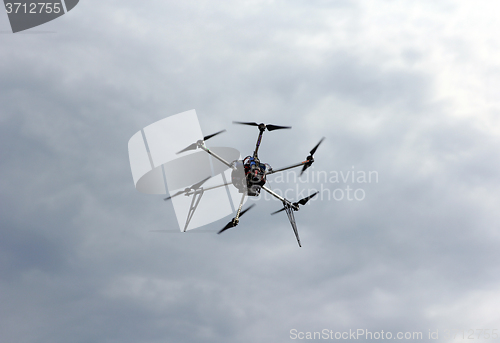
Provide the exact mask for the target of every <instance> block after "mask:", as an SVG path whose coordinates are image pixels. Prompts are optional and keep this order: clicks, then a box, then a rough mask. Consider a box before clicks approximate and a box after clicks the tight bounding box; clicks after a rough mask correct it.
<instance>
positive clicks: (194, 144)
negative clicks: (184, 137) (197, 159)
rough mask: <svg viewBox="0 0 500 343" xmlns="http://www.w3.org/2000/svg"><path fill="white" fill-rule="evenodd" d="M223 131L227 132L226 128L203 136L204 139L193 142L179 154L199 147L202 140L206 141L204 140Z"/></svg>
mask: <svg viewBox="0 0 500 343" xmlns="http://www.w3.org/2000/svg"><path fill="white" fill-rule="evenodd" d="M223 132H226V130H221V131H219V132H216V133H212V134H211V135H208V136H205V137H203V139H202V140H199V141H198V142H196V143H193V144H191V145H189V146H187V147H186V148H184V149H182V150H181V151H179V152H178V153H177V154H180V153H181V152H184V151H189V150H195V149H196V148H197V147H198V143H200V142H204V141H207V140H209V139H210V138H212V137H215V136H217V135H218V134H220V133H223Z"/></svg>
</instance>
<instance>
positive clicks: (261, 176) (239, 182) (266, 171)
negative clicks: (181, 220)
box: [165, 121, 324, 247]
mask: <svg viewBox="0 0 500 343" xmlns="http://www.w3.org/2000/svg"><path fill="white" fill-rule="evenodd" d="M233 123H234V124H240V125H249V126H256V127H257V128H258V129H259V136H258V138H257V143H256V145H255V150H254V152H253V154H252V155H251V156H247V157H245V158H244V159H242V160H236V161H232V162H228V161H226V160H225V159H224V158H222V157H221V156H219V155H217V154H216V153H214V152H213V151H211V150H210V149H209V148H207V147H206V146H205V141H207V140H209V139H210V138H213V137H215V136H217V135H219V134H221V133H223V132H225V131H226V130H222V131H219V132H216V133H214V134H211V135H208V136H205V137H203V139H200V140H199V141H197V142H195V143H193V144H191V145H189V146H187V147H186V148H184V149H182V150H181V151H179V152H178V153H177V154H181V153H183V152H186V151H189V150H196V149H201V150H203V151H205V152H206V153H208V154H210V155H211V156H213V157H214V158H216V159H217V160H219V161H220V162H222V163H223V164H225V165H226V166H227V167H228V168H230V169H232V172H231V182H228V183H225V184H222V185H218V186H213V187H208V188H203V187H202V186H203V184H204V183H205V181H207V180H208V179H209V178H210V177H208V178H206V179H204V180H202V181H200V182H197V183H196V184H194V185H192V186H191V187H188V188H186V189H184V190H183V191H179V192H177V193H175V194H174V195H172V196H169V197H168V198H165V200H169V199H171V198H173V197H176V196H178V195H182V194H184V195H186V196H193V198H192V202H191V208H190V211H189V213H188V218H187V222H186V227H185V229H184V231H185V230H186V228H187V225H188V224H189V221H190V220H191V218H192V216H193V214H194V211H195V209H196V207H197V205H198V203H199V202H200V200H201V196H202V195H203V193H204V192H205V191H208V190H211V189H214V188H218V187H223V186H227V185H231V184H232V185H233V186H234V187H236V188H237V189H238V192H239V193H241V194H242V197H241V201H240V205H239V207H238V210H237V211H236V216H235V217H234V218H233V219H232V220H231V221H230V222H229V223H227V225H226V226H224V228H222V229H221V230H220V231H219V232H218V233H219V234H220V233H222V232H224V231H226V230H228V229H231V228H233V227H235V226H237V225H238V224H239V221H240V217H241V216H242V215H244V214H245V213H246V212H247V211H248V210H250V209H251V208H252V207H253V206H255V204H253V205H251V206H249V207H248V208H246V209H245V210H243V211H242V207H243V204H244V202H245V198H246V197H247V196H248V197H256V196H259V194H260V192H261V190H262V189H263V190H264V191H266V192H268V193H269V194H271V195H272V196H274V197H275V198H277V199H278V200H280V201H281V202H282V203H283V208H282V209H280V210H278V211H275V212H273V213H271V214H272V215H274V214H276V213H279V212H282V211H285V212H286V214H287V216H288V220H289V221H290V224H291V225H292V228H293V232H294V233H295V237H296V238H297V243H298V244H299V247H301V246H302V245H301V243H300V238H299V232H298V230H297V224H296V222H295V217H294V214H293V212H294V211H298V210H299V206H300V205H305V204H306V203H307V202H308V201H309V200H310V199H311V198H313V197H314V196H315V195H316V194H318V192H316V193H313V194H311V195H309V196H307V197H305V198H303V199H300V200H299V201H296V202H291V201H290V200H288V199H286V198H284V197H282V196H280V195H279V194H276V193H275V192H273V191H272V190H271V189H269V188H268V187H266V186H265V184H266V181H267V180H266V178H267V176H268V175H271V174H275V173H278V172H283V171H285V170H288V169H292V168H296V167H302V170H301V172H300V175H301V176H302V174H303V173H304V171H306V170H307V168H309V167H310V166H311V165H312V164H313V163H314V157H313V156H314V153H315V152H316V150H317V149H318V147H319V145H320V144H321V142H323V140H324V137H323V138H322V139H321V140H320V141H319V143H318V144H316V146H315V147H314V148H312V149H311V151H310V152H309V156H307V157H306V159H305V161H302V162H299V163H296V164H293V165H290V166H288V167H284V168H280V169H273V168H272V167H271V166H270V165H269V164H267V163H262V162H261V161H260V160H259V157H258V151H259V147H260V143H261V141H262V135H263V134H264V131H266V130H267V131H274V130H281V129H291V128H292V127H291V126H278V125H272V124H267V125H266V124H263V123H260V124H258V123H254V122H239V121H234V122H233Z"/></svg>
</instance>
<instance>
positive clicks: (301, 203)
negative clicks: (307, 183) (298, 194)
mask: <svg viewBox="0 0 500 343" xmlns="http://www.w3.org/2000/svg"><path fill="white" fill-rule="evenodd" d="M318 193H319V192H316V193H313V194H311V195H309V196H308V197H305V198H304V199H300V200H299V201H297V202H295V203H293V204H294V205H305V204H307V202H308V201H309V199H312V198H314V197H315V196H316V194H318Z"/></svg>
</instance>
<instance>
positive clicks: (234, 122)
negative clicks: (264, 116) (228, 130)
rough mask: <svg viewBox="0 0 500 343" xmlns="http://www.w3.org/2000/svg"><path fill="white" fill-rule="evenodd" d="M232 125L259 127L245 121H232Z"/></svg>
mask: <svg viewBox="0 0 500 343" xmlns="http://www.w3.org/2000/svg"><path fill="white" fill-rule="evenodd" d="M233 124H240V125H250V126H259V124H257V123H255V122H247V121H233Z"/></svg>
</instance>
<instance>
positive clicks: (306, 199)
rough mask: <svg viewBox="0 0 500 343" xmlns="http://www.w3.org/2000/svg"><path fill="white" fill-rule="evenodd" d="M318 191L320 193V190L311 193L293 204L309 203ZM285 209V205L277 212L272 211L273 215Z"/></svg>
mask: <svg viewBox="0 0 500 343" xmlns="http://www.w3.org/2000/svg"><path fill="white" fill-rule="evenodd" d="M318 193H319V192H316V193H313V194H311V195H309V196H307V197H305V198H303V199H300V200H299V201H297V202H294V203H293V206H299V205H305V204H307V202H308V201H309V200H310V199H312V198H314V197H315V196H316V194H318ZM284 210H285V207H283V208H282V209H281V210H278V211H275V212H273V213H271V215H274V214H276V213H279V212H282V211H284Z"/></svg>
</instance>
